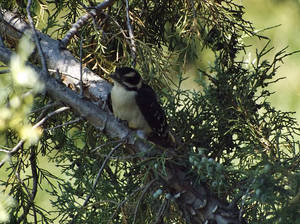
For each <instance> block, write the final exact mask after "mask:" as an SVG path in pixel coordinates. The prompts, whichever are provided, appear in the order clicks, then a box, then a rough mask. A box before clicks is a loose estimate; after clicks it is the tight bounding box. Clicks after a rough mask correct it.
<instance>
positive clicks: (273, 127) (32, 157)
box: [0, 0, 300, 224]
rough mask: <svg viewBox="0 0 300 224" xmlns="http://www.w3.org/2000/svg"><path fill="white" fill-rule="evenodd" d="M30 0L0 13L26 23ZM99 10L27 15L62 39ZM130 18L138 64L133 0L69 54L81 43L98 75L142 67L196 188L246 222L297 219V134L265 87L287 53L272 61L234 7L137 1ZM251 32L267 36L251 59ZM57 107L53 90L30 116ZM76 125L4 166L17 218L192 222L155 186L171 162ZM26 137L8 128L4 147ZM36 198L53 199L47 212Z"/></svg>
mask: <svg viewBox="0 0 300 224" xmlns="http://www.w3.org/2000/svg"><path fill="white" fill-rule="evenodd" d="M24 5H26V4H25V2H24V1H6V2H2V3H1V5H0V6H1V8H6V9H15V10H16V11H17V12H18V13H19V14H20V15H21V16H22V17H26V11H25V10H24ZM95 5H96V2H95V1H93V0H91V1H78V0H71V1H65V0H61V1H54V0H47V1H38V0H35V1H33V4H32V13H34V19H35V23H36V24H39V25H38V28H40V29H41V30H42V31H43V32H44V33H47V34H49V35H50V36H51V37H52V38H54V39H58V38H62V37H63V36H64V34H65V33H66V32H67V31H68V30H69V29H70V27H71V25H72V24H73V23H74V22H75V21H76V20H78V18H79V17H80V16H82V15H83V14H85V13H86V10H89V9H90V8H92V7H93V6H95ZM129 15H130V22H131V26H132V28H133V31H134V41H135V45H136V56H137V57H136V58H133V56H132V49H133V48H132V47H133V46H132V43H131V42H130V36H129V34H128V25H127V21H126V1H115V3H114V4H113V5H112V6H111V7H109V8H108V9H106V10H104V11H102V12H101V13H99V14H98V15H97V16H96V17H94V18H93V19H92V21H91V22H89V23H87V24H86V25H85V26H84V27H83V28H82V29H81V30H80V33H77V34H76V35H75V37H74V38H73V39H71V43H70V44H69V45H68V49H69V50H71V51H72V53H73V54H74V55H77V57H78V58H79V54H80V51H79V49H80V39H81V38H82V42H83V48H82V50H83V52H82V54H83V56H82V63H83V65H84V66H86V67H88V68H90V69H91V70H93V71H94V72H96V73H97V74H99V75H100V76H102V77H103V78H108V76H107V75H108V73H109V72H110V71H112V70H113V68H114V67H115V66H122V65H130V64H131V63H132V62H133V61H134V60H136V63H137V67H136V68H137V69H138V70H139V71H140V73H141V74H142V75H143V78H144V79H145V80H146V82H147V83H149V84H150V85H151V86H152V87H153V88H154V89H155V90H156V91H157V93H158V95H159V96H160V100H161V102H162V104H163V106H164V109H165V110H166V112H167V113H166V114H167V117H168V120H169V124H170V126H171V128H172V132H173V133H174V134H175V135H176V137H177V138H178V139H180V140H181V141H182V142H183V145H182V146H181V148H182V149H183V150H184V151H183V152H182V151H180V152H179V153H178V156H177V158H176V162H177V163H179V164H180V165H181V166H184V167H186V168H187V170H188V175H189V176H190V177H192V179H193V180H194V183H193V184H194V185H195V186H197V184H199V183H205V184H206V186H207V187H208V188H209V189H210V191H211V192H212V193H214V194H216V195H217V196H218V198H220V199H222V200H227V201H228V202H231V203H233V204H235V205H237V207H238V208H239V210H240V216H241V217H242V218H244V219H245V221H247V223H260V224H261V223H263V224H267V223H296V222H297V220H298V221H299V209H300V208H299V204H300V203H299V186H300V173H299V167H300V158H299V156H300V154H299V142H298V140H297V139H298V138H299V127H298V124H297V122H296V120H295V119H294V117H293V113H291V112H283V111H280V110H278V109H276V108H274V107H273V106H272V105H271V104H270V102H269V101H268V97H269V96H270V95H271V94H272V93H271V92H270V90H269V89H268V87H269V85H270V84H272V83H274V82H277V81H279V80H280V78H278V75H277V69H278V67H279V64H280V63H281V62H282V60H283V59H284V58H285V57H286V56H288V55H290V54H291V53H287V52H286V49H283V50H282V51H279V52H277V53H275V55H274V58H273V60H267V59H266V55H270V54H274V52H272V51H271V50H272V47H270V41H266V40H267V39H268V38H267V37H264V36H261V35H259V34H258V33H256V32H255V31H254V28H253V27H252V24H251V22H249V21H246V20H244V8H243V6H241V5H239V4H237V3H235V1H232V0H224V1H222V0H215V1H210V0H209V1H193V0H178V1H160V0H158V1H154V0H151V1H140V0H132V1H129ZM245 36H251V37H252V38H259V39H261V40H262V41H266V45H265V47H264V48H263V49H258V50H257V53H256V56H255V61H251V62H246V60H245V57H246V56H245V55H247V46H245V44H244V43H243V38H244V37H245ZM6 44H8V45H9V44H10V43H9V42H8V41H7V42H6ZM204 49H205V50H206V51H209V52H210V53H212V54H213V55H214V63H213V64H210V65H208V64H206V65H205V66H199V65H197V63H196V61H197V60H198V59H199V58H202V57H204V56H205V54H204V53H203V50H204ZM192 65H193V66H195V67H196V68H197V74H196V76H195V77H192V78H193V79H195V80H196V82H197V84H198V86H199V88H197V90H192V89H186V88H183V85H184V83H185V82H186V78H185V77H186V76H187V74H183V70H184V68H186V67H187V66H192ZM190 79H191V78H190ZM11 88H13V87H11ZM7 99H9V97H8V98H7ZM5 103H7V101H6V102H5ZM6 105H7V104H6ZM1 106H2V105H1ZM60 107H61V105H60V104H57V103H54V101H53V99H51V98H49V97H48V96H47V95H36V96H35V97H34V104H33V108H32V113H30V114H29V120H30V122H31V123H33V124H34V123H36V122H38V121H39V120H40V119H41V118H42V117H43V116H45V115H46V114H47V113H49V112H51V111H54V110H56V109H58V108H60ZM76 118H77V116H76V114H74V113H72V112H71V111H66V112H63V113H59V114H57V115H55V116H53V117H51V118H49V120H47V122H46V123H45V124H44V125H43V130H44V131H43V134H42V135H41V137H40V139H39V141H38V142H37V143H36V144H35V145H27V144H24V145H23V146H22V150H20V151H18V152H17V153H16V154H15V155H12V157H11V160H10V162H9V163H6V164H5V165H4V166H3V167H2V168H1V169H2V170H5V175H3V176H2V177H1V178H0V181H1V186H2V189H4V190H5V193H7V194H9V195H10V196H12V197H13V198H14V199H15V201H16V203H15V205H14V206H13V207H12V208H11V209H10V210H9V212H10V217H11V219H10V223H32V222H33V221H34V222H35V223H38V222H40V223H55V222H56V223H185V222H186V220H184V215H182V214H181V212H180V208H179V207H178V205H177V204H176V203H175V201H176V197H174V195H171V194H170V193H169V192H167V191H166V190H165V189H164V186H163V184H162V183H161V182H160V181H158V179H159V177H160V176H164V175H165V172H166V170H165V163H166V161H167V160H168V159H169V157H168V155H166V154H165V153H164V152H162V153H161V154H159V155H155V156H153V157H149V158H147V159H141V158H143V156H144V155H142V153H134V154H133V153H132V149H131V148H130V147H128V146H124V145H118V143H119V142H118V141H117V140H115V139H110V138H109V137H108V136H106V135H104V134H103V133H101V132H100V131H99V130H96V129H95V128H94V127H93V126H92V124H89V123H88V122H86V121H84V120H75V119H76ZM74 120H75V121H74ZM19 141H20V137H19V136H18V135H17V134H16V131H14V130H12V129H7V130H5V131H3V133H1V145H2V146H5V147H6V148H7V149H12V148H13V147H14V146H15V145H16V144H17V143H18V142H19ZM114 147H115V148H116V150H115V151H114V153H113V155H112V156H111V157H110V158H109V160H108V162H107V163H106V164H105V166H104V168H103V169H102V166H103V164H104V163H105V161H106V159H107V157H108V154H109V153H110V152H111V150H112V149H113V148H114ZM47 161H48V162H49V166H48V165H45V164H44V163H45V162H46V163H47ZM101 169H102V170H101ZM53 170H54V171H53ZM100 171H101V173H100ZM99 173H100V174H101V175H100V181H99V182H98V184H97V186H96V187H94V186H93V184H94V182H95V179H96V177H97V175H99ZM21 179H22V181H20V180H21ZM36 194H37V197H38V196H39V195H40V197H46V198H49V199H50V200H51V209H48V208H47V207H44V206H43V204H42V203H40V202H38V201H37V198H36V197H35V196H36ZM42 195H46V196H42ZM87 197H90V199H89V201H88V203H86V204H85V205H84V206H83V204H84V201H85V200H86V198H87ZM159 221H161V222H159Z"/></svg>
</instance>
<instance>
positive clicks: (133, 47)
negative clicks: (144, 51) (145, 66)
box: [126, 0, 136, 67]
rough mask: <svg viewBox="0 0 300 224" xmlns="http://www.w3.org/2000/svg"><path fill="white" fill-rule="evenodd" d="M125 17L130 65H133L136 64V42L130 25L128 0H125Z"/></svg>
mask: <svg viewBox="0 0 300 224" xmlns="http://www.w3.org/2000/svg"><path fill="white" fill-rule="evenodd" d="M126 19H127V21H126V24H127V29H128V33H129V38H130V51H131V57H132V66H133V67H135V65H136V44H135V40H134V35H133V30H132V26H131V23H130V17H129V3H128V0H126Z"/></svg>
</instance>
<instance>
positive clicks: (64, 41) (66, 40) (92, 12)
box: [61, 0, 115, 46]
mask: <svg viewBox="0 0 300 224" xmlns="http://www.w3.org/2000/svg"><path fill="white" fill-rule="evenodd" d="M114 2H115V0H106V1H103V2H102V3H100V4H98V5H97V6H96V7H95V8H94V9H92V10H90V11H89V12H88V13H87V14H85V15H84V16H82V17H80V18H79V19H78V20H77V22H76V23H74V24H73V25H72V27H71V29H70V30H69V31H68V32H67V34H66V36H65V37H64V38H63V39H62V40H61V44H62V46H67V45H68V43H69V41H70V39H71V38H72V37H73V36H74V35H75V34H76V33H77V32H78V30H79V29H80V28H81V27H82V26H84V24H86V23H87V22H88V21H89V19H91V18H92V17H95V16H96V15H97V14H98V13H99V12H100V11H101V10H103V9H105V8H107V7H109V6H111V5H112V4H113V3H114Z"/></svg>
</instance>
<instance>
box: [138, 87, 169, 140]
mask: <svg viewBox="0 0 300 224" xmlns="http://www.w3.org/2000/svg"><path fill="white" fill-rule="evenodd" d="M136 101H137V105H138V106H139V108H140V110H141V112H142V113H143V115H144V117H145V119H146V121H147V122H148V124H149V126H150V127H151V128H152V130H153V132H155V133H156V134H157V135H159V136H162V137H165V136H166V135H167V132H168V130H167V129H168V125H167V120H166V116H165V113H164V111H163V109H162V108H161V106H160V104H159V103H158V101H157V97H156V94H155V92H154V91H153V89H152V88H151V87H150V86H148V85H146V84H143V86H142V88H140V89H139V90H138V94H137V95H136Z"/></svg>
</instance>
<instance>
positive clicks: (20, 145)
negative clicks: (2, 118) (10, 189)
mask: <svg viewBox="0 0 300 224" xmlns="http://www.w3.org/2000/svg"><path fill="white" fill-rule="evenodd" d="M69 109H70V107H61V108H59V109H57V110H55V111H53V112H51V113H49V114H47V115H46V116H45V117H44V118H42V119H41V120H40V121H39V122H37V123H36V124H35V125H33V126H32V128H33V129H35V128H37V127H39V126H41V125H42V124H43V123H45V121H47V120H48V119H49V118H50V117H52V116H53V115H56V114H59V113H61V112H64V111H66V110H69ZM24 142H25V140H24V139H22V140H20V141H19V142H18V144H17V145H16V146H15V147H14V148H13V149H12V150H11V151H9V152H8V153H7V155H8V156H13V155H14V154H15V153H16V152H17V151H18V150H19V149H20V148H21V147H22V146H23V144H24ZM6 161H7V158H4V159H2V161H1V162H0V168H1V167H2V166H3V165H4V163H5V162H6Z"/></svg>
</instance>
